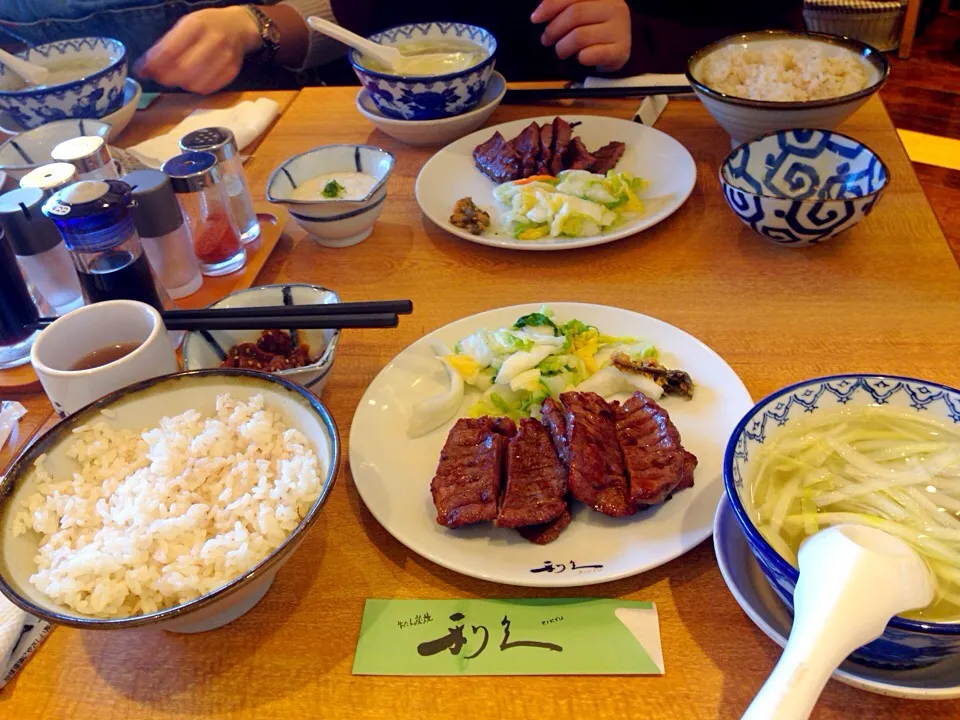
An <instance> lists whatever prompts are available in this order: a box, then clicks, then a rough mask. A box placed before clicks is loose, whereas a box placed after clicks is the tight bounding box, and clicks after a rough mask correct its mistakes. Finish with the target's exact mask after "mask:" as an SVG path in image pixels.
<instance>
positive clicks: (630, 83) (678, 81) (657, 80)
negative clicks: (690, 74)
mask: <svg viewBox="0 0 960 720" xmlns="http://www.w3.org/2000/svg"><path fill="white" fill-rule="evenodd" d="M689 84H690V83H689V82H687V76H686V75H680V74H677V75H657V74H654V73H648V74H646V75H634V76H633V77H625V78H598V77H588V78H587V79H586V80H584V81H583V86H584V87H588V88H602V87H656V86H657V85H689Z"/></svg>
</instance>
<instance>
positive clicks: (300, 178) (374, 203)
mask: <svg viewBox="0 0 960 720" xmlns="http://www.w3.org/2000/svg"><path fill="white" fill-rule="evenodd" d="M393 165H394V157H393V155H392V154H391V153H389V152H387V151H386V150H381V149H380V148H378V147H373V146H372V145H321V146H320V147H316V148H314V149H313V150H308V151H307V152H305V153H301V154H300V155H294V156H293V157H292V158H290V159H289V160H287V161H286V162H285V163H283V165H281V166H280V167H278V168H277V169H276V170H274V171H273V174H272V175H271V176H270V179H269V180H267V200H269V201H270V202H272V203H276V204H278V205H283V206H284V207H285V208H286V209H287V210H288V211H289V212H290V214H291V215H292V216H293V219H294V220H296V221H297V225H299V226H300V227H302V228H303V229H304V230H306V231H307V232H308V233H310V235H312V236H313V237H314V239H315V240H316V241H317V242H318V243H320V244H321V245H325V246H327V247H336V248H341V247H348V246H350V245H356V244H357V243H359V242H362V241H363V240H366V239H367V238H368V237H369V236H370V233H371V232H373V225H374V223H376V221H377V218H378V217H380V213H381V212H382V211H383V205H384V202H385V201H386V199H387V180H389V178H390V173H391V172H393ZM337 172H362V173H366V174H367V175H372V176H373V177H374V178H376V181H377V182H376V184H375V185H374V186H373V188H371V190H370V192H368V193H367V194H366V196H364V197H362V198H359V199H357V200H340V199H326V198H318V199H316V200H295V199H293V197H292V195H293V191H294V190H295V189H296V188H298V187H300V186H301V185H303V183H305V182H307V181H308V180H313V179H314V178H317V177H320V176H321V175H328V174H330V173H337Z"/></svg>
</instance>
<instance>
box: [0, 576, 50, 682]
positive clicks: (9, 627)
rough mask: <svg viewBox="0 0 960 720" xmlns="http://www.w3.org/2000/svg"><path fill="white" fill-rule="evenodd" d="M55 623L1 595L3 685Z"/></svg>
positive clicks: (0, 629) (0, 671)
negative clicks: (25, 609)
mask: <svg viewBox="0 0 960 720" xmlns="http://www.w3.org/2000/svg"><path fill="white" fill-rule="evenodd" d="M51 628H52V626H51V625H50V623H48V622H47V621H46V620H40V619H39V618H36V617H34V616H33V615H29V614H27V613H25V612H24V611H23V610H21V609H20V608H18V607H17V606H16V605H14V604H13V603H12V602H10V601H9V600H7V599H6V598H5V597H3V595H0V688H2V687H3V686H4V685H6V684H7V683H8V682H9V681H10V679H11V678H12V677H13V676H14V675H16V674H17V671H19V670H20V668H21V667H23V664H24V662H26V660H27V658H28V657H30V655H32V654H33V651H34V650H36V649H37V647H38V646H39V645H40V642H41V641H42V640H43V638H45V637H46V636H47V633H49V632H50V630H51Z"/></svg>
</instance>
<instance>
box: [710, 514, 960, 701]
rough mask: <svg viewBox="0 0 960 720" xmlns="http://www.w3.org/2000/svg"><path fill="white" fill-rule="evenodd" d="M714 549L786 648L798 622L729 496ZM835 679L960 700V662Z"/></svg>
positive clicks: (741, 594) (727, 575) (845, 669)
mask: <svg viewBox="0 0 960 720" xmlns="http://www.w3.org/2000/svg"><path fill="white" fill-rule="evenodd" d="M713 547H714V550H715V551H716V554H717V564H718V565H720V572H721V574H722V575H723V579H724V581H725V582H726V583H727V587H728V588H730V592H731V593H732V594H733V597H734V598H735V599H736V601H737V603H739V605H740V607H741V608H743V611H744V612H745V613H746V614H747V616H748V617H749V618H750V619H751V620H753V622H754V624H755V625H756V626H757V627H758V628H760V629H761V630H762V631H763V633H764V635H766V636H767V637H768V638H770V639H771V640H773V641H774V642H775V643H776V644H777V645H779V646H780V647H783V646H784V645H785V644H786V642H787V641H786V637H787V635H789V634H790V628H791V626H792V625H793V618H792V617H791V615H790V611H789V610H787V607H786V606H785V605H784V604H783V602H782V601H781V600H780V598H779V597H777V594H776V593H775V592H774V591H773V588H771V587H770V584H769V583H768V582H767V579H766V578H765V577H764V575H763V571H762V570H761V569H760V566H759V565H758V564H757V561H756V559H755V558H754V556H753V553H752V552H751V551H750V546H749V545H748V544H747V539H746V538H745V537H744V536H743V531H742V530H741V529H740V526H739V525H738V524H737V519H736V517H735V516H734V514H733V509H732V508H731V507H730V503H729V502H727V499H726V497H724V498H723V499H721V501H720V504H719V505H718V506H717V513H716V517H715V519H714V526H713ZM770 669H771V670H772V669H773V668H772V667H771V668H770ZM833 678H834V679H835V680H839V681H840V682H842V683H845V684H846V685H851V686H852V687H855V688H860V689H861V690H866V691H867V692H872V693H877V694H878V695H889V696H891V697H900V698H911V699H914V700H947V699H951V698H960V657H954V658H952V659H949V660H945V661H943V662H940V663H937V664H936V665H931V666H930V667H925V668H917V669H915V670H881V669H879V668H872V667H869V666H867V665H861V664H860V663H855V662H845V663H844V664H843V665H841V666H840V669H839V670H837V671H835V672H834V673H833Z"/></svg>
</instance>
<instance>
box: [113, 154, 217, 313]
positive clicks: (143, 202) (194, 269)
mask: <svg viewBox="0 0 960 720" xmlns="http://www.w3.org/2000/svg"><path fill="white" fill-rule="evenodd" d="M122 181H123V182H125V183H127V185H129V186H130V189H131V190H132V191H133V193H132V197H133V206H132V207H131V208H130V213H131V215H132V216H133V224H134V226H135V227H136V228H137V232H138V233H139V235H140V241H141V242H142V243H143V249H144V250H146V252H147V257H148V258H149V259H150V265H152V266H153V269H154V272H156V273H157V277H158V278H159V279H160V284H161V285H163V287H164V288H166V290H167V292H168V293H170V297H172V298H173V299H174V300H178V299H180V298H182V297H186V296H187V295H192V294H193V293H195V292H196V291H197V290H199V289H200V286H201V285H202V284H203V277H202V276H201V275H200V266H199V265H198V264H197V257H196V255H194V253H193V240H192V238H191V237H190V226H189V225H188V224H187V223H185V222H184V221H183V214H182V213H181V211H180V205H179V204H178V203H177V194H176V193H175V192H174V191H173V184H172V183H171V182H170V178H169V177H167V176H166V175H165V174H164V173H162V172H160V171H159V170H137V171H136V172H132V173H129V174H127V175H124V176H123V178H122Z"/></svg>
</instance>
